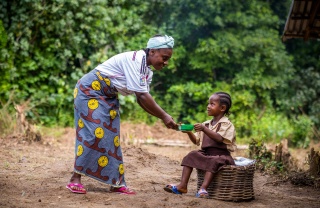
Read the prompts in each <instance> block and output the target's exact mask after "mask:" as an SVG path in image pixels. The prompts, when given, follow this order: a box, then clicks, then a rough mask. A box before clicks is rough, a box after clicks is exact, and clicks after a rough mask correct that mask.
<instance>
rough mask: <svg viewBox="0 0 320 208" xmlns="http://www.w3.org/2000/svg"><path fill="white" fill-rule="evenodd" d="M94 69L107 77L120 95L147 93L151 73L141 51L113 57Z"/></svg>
mask: <svg viewBox="0 0 320 208" xmlns="http://www.w3.org/2000/svg"><path fill="white" fill-rule="evenodd" d="M96 69H97V70H98V71H100V73H101V74H103V75H105V76H107V77H108V78H109V79H110V80H111V82H112V83H113V85H114V86H115V87H116V88H117V90H118V92H119V93H120V94H122V95H130V94H133V93H134V92H149V85H150V83H151V81H152V75H153V72H152V71H151V68H150V67H148V66H147V60H146V53H145V52H144V51H143V50H139V51H129V52H124V53H120V54H118V55H115V56H113V57H111V58H110V59H108V60H107V61H105V62H103V63H102V64H100V65H98V66H97V67H96Z"/></svg>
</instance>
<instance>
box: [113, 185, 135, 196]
mask: <svg viewBox="0 0 320 208" xmlns="http://www.w3.org/2000/svg"><path fill="white" fill-rule="evenodd" d="M110 191H111V192H115V193H119V194H125V195H135V194H136V192H134V191H133V190H131V189H129V188H128V187H126V186H121V187H114V186H111V187H110Z"/></svg>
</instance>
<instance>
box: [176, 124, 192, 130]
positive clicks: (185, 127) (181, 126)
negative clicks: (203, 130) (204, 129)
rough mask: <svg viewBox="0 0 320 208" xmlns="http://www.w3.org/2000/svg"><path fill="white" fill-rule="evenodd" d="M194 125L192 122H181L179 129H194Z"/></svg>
mask: <svg viewBox="0 0 320 208" xmlns="http://www.w3.org/2000/svg"><path fill="white" fill-rule="evenodd" d="M193 128H194V126H193V125H192V124H181V125H180V126H179V131H192V130H193Z"/></svg>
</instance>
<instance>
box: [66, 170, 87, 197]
mask: <svg viewBox="0 0 320 208" xmlns="http://www.w3.org/2000/svg"><path fill="white" fill-rule="evenodd" d="M66 188H67V189H69V190H70V191H71V192H72V193H78V194H85V193H87V191H86V189H85V188H84V186H83V185H82V184H81V175H80V174H78V173H75V172H73V174H72V176H71V179H70V182H69V183H68V185H67V186H66Z"/></svg>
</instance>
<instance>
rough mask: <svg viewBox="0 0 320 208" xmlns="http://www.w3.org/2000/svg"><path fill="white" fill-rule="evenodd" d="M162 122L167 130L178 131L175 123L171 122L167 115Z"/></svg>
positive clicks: (171, 119)
mask: <svg viewBox="0 0 320 208" xmlns="http://www.w3.org/2000/svg"><path fill="white" fill-rule="evenodd" d="M162 121H163V123H164V125H166V127H167V128H168V129H178V124H176V122H175V121H174V120H173V118H172V117H171V116H170V115H169V114H166V115H165V116H164V117H163V119H162Z"/></svg>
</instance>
